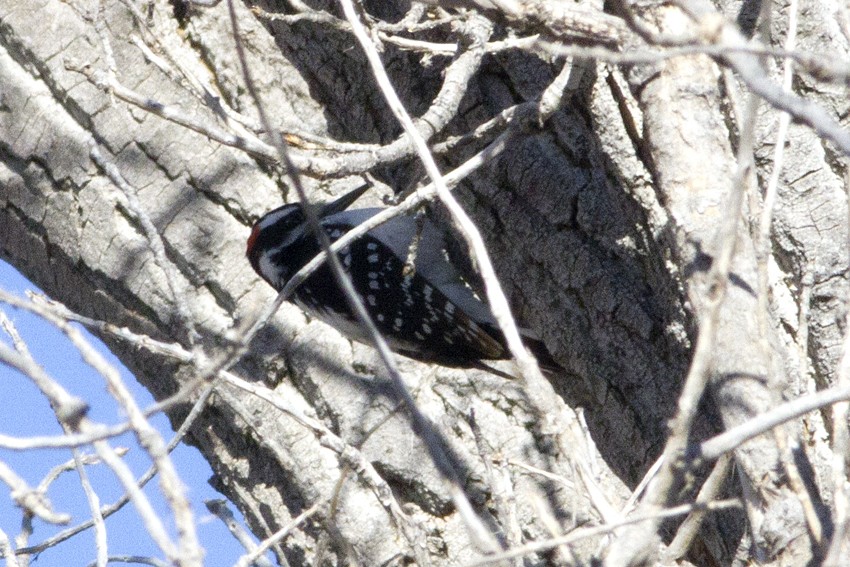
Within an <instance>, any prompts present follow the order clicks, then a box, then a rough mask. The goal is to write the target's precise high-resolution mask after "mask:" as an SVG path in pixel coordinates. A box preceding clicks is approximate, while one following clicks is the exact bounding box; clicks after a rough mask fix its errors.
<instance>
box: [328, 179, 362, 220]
mask: <svg viewBox="0 0 850 567" xmlns="http://www.w3.org/2000/svg"><path fill="white" fill-rule="evenodd" d="M371 186H372V185H371V184H370V183H364V184H363V185H361V186H360V187H358V188H357V189H352V190H351V191H349V192H348V193H346V194H345V195H343V196H342V197H339V198H338V199H337V200H335V201H331V202H330V203H325V204H324V205H322V206H321V207H322V208H321V210H320V212H319V218H324V217H326V216H327V215H333V214H335V213H339V212H342V211H344V210H345V209H347V208H348V207H349V205H351V203H353V202H354V201H356V200H357V199H358V198H360V196H361V195H362V194H363V193H365V192H366V190H367V189H369V188H370V187H371Z"/></svg>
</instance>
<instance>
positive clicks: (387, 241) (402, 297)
mask: <svg viewBox="0 0 850 567" xmlns="http://www.w3.org/2000/svg"><path fill="white" fill-rule="evenodd" d="M368 188H369V186H368V185H365V186H362V187H358V188H357V189H354V190H353V191H350V192H348V193H346V194H344V195H342V196H341V197H339V198H338V199H336V200H335V201H333V202H330V203H326V204H323V205H318V208H317V216H318V218H319V221H320V224H321V226H322V228H323V229H324V230H325V232H326V233H327V235H328V238H329V239H330V240H331V242H333V241H336V240H337V239H339V238H340V237H341V236H342V235H343V234H345V233H347V232H348V231H349V230H351V229H352V228H354V227H356V226H357V225H359V224H361V223H362V222H364V221H366V220H367V219H369V218H371V217H372V216H374V215H376V214H377V213H378V212H380V211H381V210H382V209H380V208H366V209H354V210H346V209H347V208H348V207H349V206H350V205H351V204H352V203H353V202H354V201H355V200H357V198H359V197H360V196H361V195H362V194H363V193H364V192H365V191H366V190H367V189H368ZM414 238H418V246H417V247H416V250H415V252H413V254H414V258H413V269H412V270H410V269H409V268H408V269H405V265H406V263H407V261H408V256H409V255H410V254H411V243H412V242H413V240H414ZM319 250H320V246H319V242H318V241H317V239H316V238H315V236H314V235H313V233H312V231H311V230H310V227H309V225H308V224H307V221H306V218H305V215H304V212H303V210H302V209H301V205H300V204H291V205H284V206H282V207H279V208H277V209H275V210H273V211H271V212H269V213H267V214H265V215H264V216H263V217H262V218H260V219H259V220H258V221H257V222H256V224H254V227H253V229H252V231H251V236H250V237H249V238H248V246H247V252H246V253H247V256H248V260H249V261H250V262H251V266H252V267H253V268H254V270H255V271H256V272H257V273H258V274H259V275H260V276H261V277H262V278H263V279H264V280H266V282H268V283H269V284H270V285H271V286H272V287H273V288H275V289H276V290H278V291H280V290H281V289H283V287H284V286H285V285H286V282H287V281H288V280H289V278H291V277H292V276H293V275H295V273H296V272H298V270H300V269H301V268H302V267H303V266H304V265H305V264H306V263H307V262H309V261H310V260H311V259H312V258H313V257H314V256H316V254H318V253H319ZM339 258H340V260H341V263H342V265H343V267H344V269H345V270H346V271H347V272H348V275H349V277H350V278H351V281H352V283H353V284H354V289H355V290H356V291H357V293H358V294H360V297H361V299H362V300H363V302H364V305H365V307H366V310H367V311H368V312H369V315H370V316H371V317H372V320H373V321H374V322H375V325H376V326H377V327H378V329H379V330H380V331H381V333H382V334H383V335H384V337H385V338H386V340H387V342H388V344H389V346H390V348H391V349H393V350H394V351H396V352H398V353H400V354H403V355H405V356H409V357H411V358H415V359H418V360H422V361H425V362H437V363H440V364H444V365H451V366H469V365H471V364H474V363H475V361H478V360H496V359H505V358H509V357H510V353H509V351H508V349H507V347H506V345H505V339H504V336H503V335H502V333H501V331H499V328H498V325H497V323H496V320H495V318H494V317H493V314H492V313H491V311H490V308H489V307H488V306H487V304H486V303H484V302H483V301H482V300H481V299H479V297H478V296H477V295H476V294H475V292H474V291H473V290H472V288H470V286H469V285H468V284H467V282H466V280H464V278H463V277H462V276H461V274H460V272H459V270H458V269H457V267H456V266H455V265H453V264H452V262H451V261H450V259H449V255H448V252H447V250H446V245H445V239H444V237H443V234H442V232H441V231H440V230H439V229H438V228H437V227H436V226H435V225H434V224H433V223H431V222H430V221H428V220H424V222H422V219H415V218H413V217H411V216H397V217H395V218H393V219H391V220H389V221H387V222H386V223H384V224H382V225H380V226H379V227H377V228H374V229H372V230H370V231H369V232H367V233H366V234H365V235H363V236H361V237H360V238H357V239H355V240H354V242H352V243H351V244H350V245H349V246H347V247H345V248H343V249H342V250H341V251H340V252H339ZM330 270H331V269H330V267H329V266H328V265H327V263H325V264H322V266H321V267H319V268H318V269H317V270H316V271H315V272H313V273H312V274H311V275H310V276H309V277H308V278H307V279H306V280H305V281H304V282H303V283H302V284H301V285H300V286H299V287H298V288H297V289H296V290H295V292H294V293H293V296H292V300H293V301H294V303H295V304H296V305H298V306H299V307H300V308H301V309H303V310H304V311H306V312H307V313H309V314H310V315H312V316H314V317H316V318H318V319H320V320H322V321H324V322H325V323H327V324H329V325H331V326H332V327H334V328H335V329H337V330H338V331H340V332H341V333H342V334H344V335H346V336H348V337H349V338H351V339H354V340H357V341H360V342H367V337H366V334H365V333H364V332H363V331H362V330H361V328H360V326H359V325H358V324H357V321H356V319H355V317H354V314H353V313H352V312H351V309H350V308H349V306H348V302H347V301H346V299H345V297H344V296H343V294H342V292H341V291H340V290H339V288H338V287H337V284H336V281H335V280H334V278H333V275H332V273H331V271H330ZM529 340H530V341H532V342H534V343H535V344H534V347H538V348H539V347H541V346H542V345H540V343H539V342H537V341H534V339H529ZM533 350H537V349H536V348H533ZM546 354H548V353H546Z"/></svg>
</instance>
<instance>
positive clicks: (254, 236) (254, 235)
mask: <svg viewBox="0 0 850 567" xmlns="http://www.w3.org/2000/svg"><path fill="white" fill-rule="evenodd" d="M258 236H260V225H259V223H258V224H255V225H254V228H253V229H251V236H249V237H248V247H247V248H246V249H245V255H246V256H249V257H250V256H251V250H253V249H254V245H255V244H256V243H257V237H258Z"/></svg>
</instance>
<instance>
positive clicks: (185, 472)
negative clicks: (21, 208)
mask: <svg viewBox="0 0 850 567" xmlns="http://www.w3.org/2000/svg"><path fill="white" fill-rule="evenodd" d="M0 287H2V288H3V289H5V290H6V291H9V292H12V293H14V294H16V295H20V296H23V295H24V292H25V291H26V290H34V291H38V288H36V287H35V286H34V285H33V284H32V283H30V282H29V281H28V280H27V279H26V278H24V277H23V276H21V275H20V274H19V273H18V272H17V271H16V270H15V269H14V268H13V267H12V266H10V265H9V264H7V263H6V262H3V261H2V260H0ZM0 309H2V310H3V311H4V312H5V313H6V315H7V316H8V317H9V318H10V319H11V320H12V321H13V322H14V324H15V326H16V327H17V329H18V332H19V333H20V334H21V336H22V337H23V338H24V339H25V341H26V342H27V345H28V346H29V348H30V350H31V352H32V354H33V356H34V358H35V359H36V360H37V361H38V362H39V364H41V366H43V367H44V368H45V369H46V370H47V372H48V373H49V374H50V375H51V376H52V377H53V378H54V379H55V380H57V381H58V382H60V383H61V384H62V385H63V386H64V387H65V388H66V389H67V390H68V391H70V392H71V393H72V394H75V395H77V396H79V397H81V398H83V399H85V400H87V401H88V402H89V404H90V405H91V411H90V412H89V416H90V417H91V418H93V419H94V420H96V421H98V422H101V423H107V424H116V423H121V422H122V421H123V418H122V415H121V413H120V409H119V408H118V406H117V405H116V404H115V402H114V400H113V399H112V398H111V397H110V396H109V395H108V394H107V392H106V389H105V386H104V381H103V379H102V378H101V377H100V376H99V375H98V374H97V373H96V372H94V371H93V370H92V369H91V368H89V367H88V366H87V365H86V364H84V363H83V362H82V360H81V358H80V355H79V353H78V352H77V350H76V349H75V348H74V347H73V345H71V344H70V342H69V341H68V340H67V339H66V338H65V335H63V334H62V333H61V332H59V331H58V330H57V329H55V328H54V327H53V326H51V325H49V324H47V323H45V322H44V321H42V320H41V319H40V318H38V317H35V316H33V315H30V314H29V313H26V312H24V311H19V310H16V309H13V308H11V307H9V306H8V305H5V304H0ZM86 336H87V338H88V339H89V341H91V342H92V343H93V344H95V345H96V347H97V348H98V350H99V351H100V352H101V353H103V354H104V355H105V356H106V358H107V359H108V360H109V361H110V362H111V363H112V364H114V365H115V367H116V368H119V369H120V370H121V372H122V376H123V378H124V381H125V383H126V384H127V385H128V387H129V388H130V389H131V391H132V392H133V395H134V396H135V398H136V401H137V403H138V404H139V405H140V406H141V407H143V408H144V407H147V406H148V405H149V404H151V403H152V402H153V399H152V398H151V396H150V394H149V393H148V392H147V391H146V390H145V389H144V388H142V387H141V386H140V385H139V384H138V383H137V382H136V380H135V378H134V377H133V375H132V374H130V373H129V371H127V369H126V368H124V366H123V365H121V363H120V362H119V361H118V359H117V358H115V357H114V356H113V355H112V354H111V353H110V352H109V350H108V349H107V348H106V347H105V346H104V345H103V343H101V342H100V341H99V340H98V339H97V338H95V337H93V336H92V335H89V334H88V333H86ZM0 340H3V341H5V342H6V343H7V344H10V341H9V339H8V336H6V334H5V333H4V332H2V331H0ZM0 400H3V401H4V404H3V407H4V410H5V411H3V412H0V433H3V434H5V435H17V436H25V437H28V436H33V435H58V434H60V433H61V429H60V427H59V425H58V424H57V422H56V418H55V417H54V415H53V412H52V411H51V409H50V406H49V405H48V403H47V401H46V399H45V398H44V396H42V395H41V394H40V393H39V391H38V390H37V389H36V388H35V386H34V385H33V384H32V382H31V381H30V380H29V379H28V378H26V377H24V376H23V375H21V374H20V373H19V372H17V371H16V370H13V369H11V368H9V367H7V366H5V365H3V364H2V363H0ZM7 400H14V402H13V403H8V402H7ZM151 423H152V424H153V425H154V426H155V427H156V428H157V430H159V431H160V433H161V434H162V435H163V437H164V438H165V440H166V442H167V441H169V440H170V439H171V437H172V435H173V431H172V429H171V426H170V424H169V422H168V420H167V419H166V418H165V417H164V416H162V415H157V416H154V417H153V418H152V419H151ZM112 444H113V446H123V447H128V448H129V449H130V452H129V453H128V454H127V456H126V457H125V462H126V463H127V464H128V465H129V466H130V467H131V468H132V470H133V471H134V472H135V474H136V476H137V477H138V476H140V475H141V474H142V473H143V472H144V471H145V470H146V469H147V468H148V467H149V465H150V460H149V459H148V458H147V457H146V455H145V453H144V452H143V451H142V450H141V449H140V448H139V447H138V445H137V444H136V442H135V440H134V438H133V437H132V436H131V435H125V436H123V437H119V438H117V439H115V440H114V441H113V442H112ZM85 451H86V452H87V453H91V452H92V450H91V449H90V448H86V449H85ZM71 458H72V457H71V452H70V451H69V450H66V449H52V450H38V451H26V452H16V451H8V450H5V449H0V461H3V462H4V463H5V464H7V465H8V466H10V467H11V468H12V469H13V470H15V471H16V472H17V474H18V475H19V476H21V477H23V478H24V479H25V480H26V481H27V482H28V483H29V484H30V486H32V487H35V486H36V485H38V483H39V482H40V481H41V480H42V478H43V477H44V475H45V474H46V473H47V472H48V471H49V470H50V469H52V468H53V467H54V466H56V465H58V464H60V463H63V462H65V461H67V460H69V459H71ZM172 459H173V461H174V463H175V466H176V467H177V471H178V474H179V475H180V478H181V479H182V480H183V482H184V484H185V485H186V487H187V491H188V496H189V499H190V502H191V504H192V509H193V512H194V514H195V518H196V525H197V529H198V537H199V539H200V541H201V544H202V545H203V546H204V548H205V550H206V561H205V565H209V566H212V567H217V566H223V565H231V564H233V562H234V561H235V560H236V559H237V558H238V557H239V556H240V555H241V553H243V550H242V548H241V546H239V544H238V543H237V542H236V541H235V540H234V538H233V537H232V536H231V535H230V533H229V532H228V531H227V529H226V528H225V526H224V525H223V524H222V523H221V521H219V520H218V519H217V518H215V517H214V516H212V515H211V514H210V513H209V512H207V509H206V507H205V506H204V501H205V500H209V499H221V498H223V496H222V495H221V494H220V493H218V492H216V491H215V490H213V489H212V487H210V486H209V484H208V482H207V479H209V478H210V476H211V475H212V471H211V469H210V467H209V465H208V464H207V463H206V461H204V459H203V458H202V457H201V455H200V453H199V452H198V451H197V450H196V449H195V448H193V447H189V446H186V445H183V444H180V445H179V446H178V447H177V448H176V449H175V451H174V452H173V453H172ZM88 473H89V477H90V479H91V482H92V485H93V486H94V487H95V490H96V491H97V493H98V494H99V496H100V498H101V503H102V504H111V503H112V502H114V501H115V500H116V499H118V498H119V497H120V496H121V495H122V490H121V487H120V486H119V484H118V482H117V481H116V480H115V479H114V476H113V474H112V472H111V471H110V470H109V469H108V468H107V467H105V466H103V465H95V466H90V467H88ZM146 494H147V495H148V497H149V498H150V499H151V501H152V503H153V505H154V507H155V509H156V510H157V512H159V515H160V517H161V518H163V520H164V522H165V523H166V527H167V528H169V529H170V530H171V533H172V534H173V533H174V525H173V522H169V521H168V519H169V518H170V517H171V514H170V510H169V508H168V507H167V506H166V504H165V502H164V500H163V499H162V497H161V495H160V494H159V490H158V488H157V482H156V479H154V480H152V481H151V482H150V483H148V485H147V487H146ZM48 497H49V498H50V501H51V503H52V504H53V509H54V511H55V512H63V513H68V514H70V515H71V516H72V521H71V525H75V524H77V523H79V522H82V521H85V520H86V519H88V518H89V512H88V505H87V504H86V500H85V496H84V494H83V491H82V488H81V486H80V482H79V478H78V476H77V474H76V472H70V473H64V474H63V475H62V476H61V477H60V478H59V479H58V480H57V481H56V482H54V483H53V484H52V485H51V488H50V490H49V491H48ZM230 508H231V509H232V510H233V511H234V513H235V514H236V516H237V518H239V519H240V521H242V518H241V516H240V515H239V514H238V512H237V511H236V510H235V508H233V506H232V505H230ZM106 527H107V533H108V543H109V554H110V555H124V554H132V555H152V556H154V557H158V558H160V559H161V558H162V555H161V553H159V552H158V550H157V548H156V547H155V545H154V544H153V542H152V541H151V540H150V538H149V537H148V536H147V534H146V533H145V530H144V527H143V526H142V524H141V521H140V520H139V517H138V515H137V514H136V512H135V510H134V508H133V506H132V505H131V504H128V505H126V506H125V507H124V508H123V509H122V510H121V511H119V512H117V513H116V514H114V515H112V516H111V517H109V518H108V519H107V520H106ZM0 529H2V530H3V531H4V532H5V533H6V535H7V536H8V537H9V538H10V539H11V540H13V541H14V538H15V537H16V536H17V535H18V533H19V532H20V529H21V512H20V510H19V509H18V508H16V507H15V504H14V502H13V501H12V499H11V497H10V495H9V488H8V486H6V485H5V484H3V483H0ZM62 529H63V528H61V527H60V528H56V527H54V526H51V525H49V524H45V523H44V522H42V521H40V520H37V519H36V520H34V533H33V535H32V536H31V538H30V545H34V544H36V543H39V542H41V541H42V540H44V539H46V538H47V537H49V536H50V535H52V534H54V533H58V532H59V531H61V530H62ZM95 557H96V551H95V545H94V533H93V531H92V530H88V531H85V532H83V533H81V534H78V535H76V536H74V537H73V538H71V539H70V540H67V541H65V542H63V543H61V544H59V545H58V546H57V547H55V548H52V549H48V550H46V551H44V552H42V553H41V554H40V555H39V556H38V558H37V560H35V561H34V562H33V565H35V566H37V567H53V566H56V567H75V566H77V565H80V566H84V565H87V564H89V563H90V562H92V561H94V560H95ZM70 558H73V559H70Z"/></svg>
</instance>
